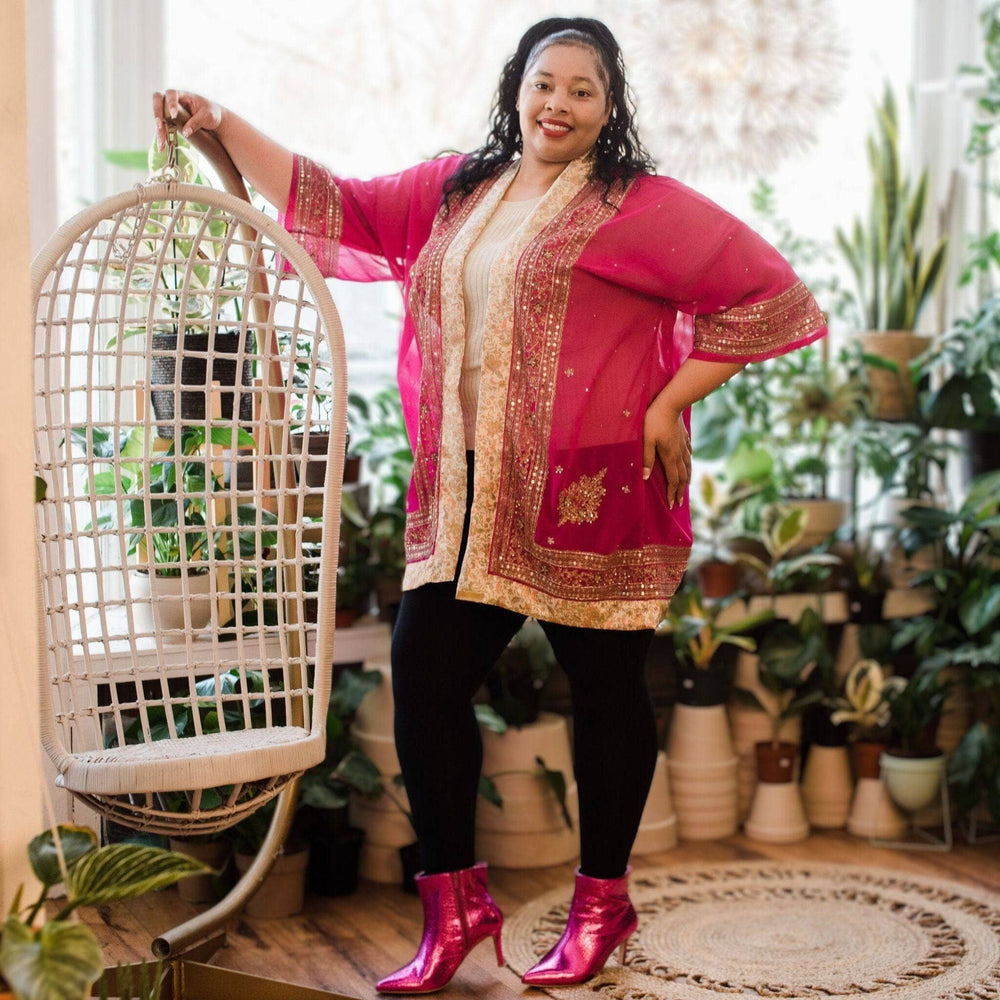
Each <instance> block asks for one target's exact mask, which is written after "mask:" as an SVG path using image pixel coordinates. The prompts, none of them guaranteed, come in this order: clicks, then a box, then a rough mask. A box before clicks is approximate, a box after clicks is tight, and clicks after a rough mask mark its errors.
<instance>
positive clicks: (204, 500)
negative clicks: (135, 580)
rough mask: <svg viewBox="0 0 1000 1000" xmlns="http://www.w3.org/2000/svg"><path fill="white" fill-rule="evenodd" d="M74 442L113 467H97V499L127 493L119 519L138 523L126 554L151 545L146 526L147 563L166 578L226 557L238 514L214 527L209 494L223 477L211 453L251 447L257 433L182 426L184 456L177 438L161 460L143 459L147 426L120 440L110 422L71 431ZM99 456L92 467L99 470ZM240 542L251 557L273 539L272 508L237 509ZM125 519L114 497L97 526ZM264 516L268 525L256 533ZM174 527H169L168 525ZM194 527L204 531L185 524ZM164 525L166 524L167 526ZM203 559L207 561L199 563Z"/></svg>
mask: <svg viewBox="0 0 1000 1000" xmlns="http://www.w3.org/2000/svg"><path fill="white" fill-rule="evenodd" d="M71 439H72V442H73V444H74V445H75V446H76V447H77V448H79V449H80V450H81V451H82V452H83V453H84V454H85V455H87V456H88V457H91V458H94V459H97V460H100V459H106V460H107V464H108V465H109V466H111V468H107V469H104V470H103V471H92V473H91V483H90V486H91V492H92V493H93V495H94V496H96V497H98V498H109V497H118V496H119V495H122V496H123V499H122V502H121V517H122V518H123V520H124V526H125V527H127V528H131V529H133V530H132V531H131V532H130V533H129V535H128V545H127V550H126V551H127V554H128V555H130V556H132V555H135V554H136V552H137V551H138V550H139V549H140V547H143V548H144V547H145V546H146V543H147V533H146V527H147V525H148V526H149V527H150V528H152V529H154V530H153V531H152V532H150V535H151V537H152V551H149V552H146V556H147V560H148V562H149V563H150V564H151V565H152V566H154V567H155V569H156V572H157V574H159V575H161V576H180V575H181V573H182V572H183V569H184V566H185V565H186V566H187V567H188V568H189V570H197V569H200V568H206V569H207V564H206V560H207V559H208V558H209V556H210V555H211V554H212V552H213V551H215V552H216V553H217V554H218V555H219V556H221V557H224V556H225V553H224V551H223V549H224V545H225V539H226V536H227V534H228V533H229V532H227V531H226V530H225V529H226V528H229V529H231V528H232V524H233V516H232V514H230V515H228V516H227V518H226V520H225V522H224V524H223V525H221V526H220V528H219V529H218V530H213V529H211V528H209V516H208V505H209V503H211V502H212V500H211V496H210V494H211V493H213V492H220V493H221V492H222V483H221V481H220V480H219V478H218V477H217V476H216V475H215V474H214V473H213V472H212V468H211V466H212V456H211V455H206V454H205V447H206V444H207V443H208V442H211V443H212V444H215V445H219V446H222V447H229V448H231V447H233V445H234V443H235V445H236V447H253V445H254V441H253V438H252V437H251V436H250V435H249V434H248V433H247V432H246V431H245V430H244V429H243V428H242V427H238V426H236V425H234V424H231V423H224V422H213V423H212V424H211V427H210V429H209V430H208V431H206V428H205V426H204V425H200V424H192V425H186V426H185V427H183V428H182V430H181V434H180V454H178V453H177V451H176V448H177V442H176V441H171V442H170V444H169V446H168V448H167V449H166V450H165V451H164V452H162V453H158V454H157V455H156V461H153V462H150V463H149V464H148V466H147V465H145V463H144V461H143V456H144V454H145V451H146V448H147V444H146V439H145V428H143V427H138V426H137V427H133V428H132V429H131V430H130V431H128V432H126V433H124V434H123V435H122V436H121V438H120V439H118V440H115V438H114V435H113V434H112V432H111V431H110V430H108V429H107V428H102V427H76V428H74V429H73V430H72V432H71ZM100 464H101V463H100V462H95V464H94V469H100ZM235 515H236V524H237V525H238V526H239V527H240V528H243V529H245V530H237V532H236V535H237V537H238V544H239V547H240V551H241V553H242V554H243V555H244V556H245V557H248V558H249V557H252V556H253V555H254V554H255V552H256V551H257V545H258V541H259V544H260V546H261V547H262V548H267V547H269V546H271V545H274V544H275V541H276V540H277V534H276V529H275V526H276V525H277V518H276V517H275V515H274V514H273V513H271V512H270V511H267V510H260V511H258V510H257V508H256V507H255V506H254V505H253V504H239V505H237V507H236V509H235ZM118 517H119V505H118V503H109V504H108V505H107V507H106V508H105V512H104V513H101V514H100V515H99V517H98V519H97V521H96V526H97V527H98V528H101V529H106V528H111V527H114V526H115V524H116V522H117V519H118ZM258 517H259V518H260V522H261V524H262V525H263V526H264V531H263V533H262V534H261V535H259V536H258V534H257V524H258ZM171 528H173V529H176V530H173V531H171V530H169V529H171ZM189 528H195V529H201V530H194V531H190V530H185V529H189ZM164 529H166V530H164ZM199 564H202V565H199Z"/></svg>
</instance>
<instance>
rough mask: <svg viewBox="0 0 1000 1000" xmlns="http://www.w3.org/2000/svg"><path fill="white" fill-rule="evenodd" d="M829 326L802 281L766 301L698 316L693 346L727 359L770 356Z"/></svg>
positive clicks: (695, 348)
mask: <svg viewBox="0 0 1000 1000" xmlns="http://www.w3.org/2000/svg"><path fill="white" fill-rule="evenodd" d="M825 325H826V321H825V320H824V318H823V313H822V312H821V311H820V308H819V306H818V305H817V304H816V300H815V299H814V298H813V297H812V295H811V294H810V292H809V289H808V288H806V286H805V285H804V284H803V283H802V282H801V281H799V282H796V283H795V284H794V285H792V287H791V288H788V289H786V290H785V291H783V292H782V293H781V294H780V295H776V296H774V297H773V298H770V299H765V300H764V301H763V302H755V303H754V304H753V305H749V306H736V307H734V308H732V309H726V310H724V311H723V312H718V313H709V314H707V315H705V316H695V319H694V342H693V345H692V346H693V348H694V350H696V351H705V352H707V353H709V354H719V355H725V356H726V357H737V358H742V357H748V356H754V355H759V354H770V353H772V352H774V351H777V350H779V349H780V348H782V347H785V346H786V345H788V344H794V343H795V342H796V341H798V340H802V339H803V338H804V337H807V336H809V334H811V333H815V332H816V331H818V330H819V329H821V328H822V327H824V326H825Z"/></svg>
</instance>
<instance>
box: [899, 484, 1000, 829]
mask: <svg viewBox="0 0 1000 1000" xmlns="http://www.w3.org/2000/svg"><path fill="white" fill-rule="evenodd" d="M906 519H907V521H908V527H907V528H906V529H905V531H904V532H903V534H902V538H903V541H904V544H906V545H907V546H908V547H909V548H913V547H924V546H930V547H931V548H932V549H933V550H934V551H935V553H936V564H935V565H934V566H933V567H932V568H931V569H928V570H927V571H925V572H924V573H921V574H919V575H918V576H917V577H916V578H915V579H914V584H915V585H918V586H925V587H928V588H929V589H930V590H931V593H932V594H933V599H934V610H933V613H931V614H928V615H921V616H918V617H916V618H914V619H912V620H910V621H909V622H907V623H906V625H905V628H903V629H901V631H900V634H899V636H898V637H897V641H898V643H899V644H902V643H913V644H914V645H915V646H916V651H917V655H918V656H919V657H920V658H921V660H922V663H923V665H924V666H925V667H926V668H927V669H931V670H947V671H953V672H955V673H952V674H951V677H952V679H953V685H952V691H953V692H954V691H960V690H961V687H962V686H963V685H967V686H968V687H969V688H970V689H971V690H972V692H973V694H974V695H978V697H977V698H976V703H977V705H978V716H977V718H976V719H975V720H974V723H973V725H971V726H970V727H969V728H968V729H967V731H966V732H965V733H964V735H962V736H961V738H960V741H959V742H958V744H957V746H956V748H955V751H954V755H953V757H952V761H951V764H950V775H949V776H950V780H951V781H952V783H953V785H954V786H955V791H956V801H957V804H958V806H959V811H960V812H962V813H963V814H968V813H969V811H970V810H971V809H973V808H975V806H976V805H977V804H979V803H980V802H985V803H987V804H988V805H989V806H990V808H991V809H996V806H997V803H998V799H1000V758H997V756H996V755H995V753H994V750H995V748H996V747H997V746H998V745H1000V736H998V726H1000V694H998V691H997V689H998V686H1000V671H998V669H997V664H998V663H1000V633H998V629H997V625H998V622H1000V579H998V577H997V570H996V566H997V560H998V559H1000V472H991V473H986V474H984V475H982V476H979V477H977V478H976V479H975V480H974V481H973V482H972V483H971V484H970V485H969V487H968V491H967V493H966V496H965V497H964V498H963V500H962V501H961V503H960V504H958V505H957V506H956V508H955V509H953V510H926V509H921V508H916V509H913V510H911V511H907V513H906ZM939 739H940V740H941V743H942V745H944V743H945V741H944V739H943V734H942V736H941V737H939ZM997 812H998V813H1000V810H997Z"/></svg>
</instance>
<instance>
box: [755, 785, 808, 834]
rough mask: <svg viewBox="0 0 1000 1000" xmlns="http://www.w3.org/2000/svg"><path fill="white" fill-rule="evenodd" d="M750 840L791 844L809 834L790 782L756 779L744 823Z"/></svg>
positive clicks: (795, 788) (796, 794) (797, 796)
mask: <svg viewBox="0 0 1000 1000" xmlns="http://www.w3.org/2000/svg"><path fill="white" fill-rule="evenodd" d="M743 829H744V831H745V833H746V835H747V836H748V837H749V838H750V839H751V840H761V841H765V842H766V843H771V844H792V843H795V842H796V841H799V840H805V839H806V837H808V836H809V821H808V820H807V819H806V814H805V810H804V808H803V806H802V796H801V794H800V793H799V786H798V785H797V784H796V783H795V782H794V781H781V782H771V781H760V782H758V783H757V790H756V791H755V792H754V795H753V805H752V806H751V807H750V815H749V816H748V817H747V821H746V824H745V826H744V828H743Z"/></svg>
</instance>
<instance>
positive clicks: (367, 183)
mask: <svg viewBox="0 0 1000 1000" xmlns="http://www.w3.org/2000/svg"><path fill="white" fill-rule="evenodd" d="M460 162H461V157H458V156H449V157H442V158H440V159H437V160H430V161H428V162H426V163H420V164H417V166H415V167H411V168H409V169H408V170H404V171H402V172H401V173H398V174H391V175H388V176H384V177H374V178H372V179H371V180H353V179H348V178H340V177H336V176H334V174H333V173H332V172H331V171H329V170H328V169H327V168H326V167H323V166H321V165H320V164H318V163H316V162H315V161H313V160H310V159H309V158H308V157H305V156H301V155H298V154H296V155H295V157H294V163H293V169H292V184H291V188H290V189H289V193H288V205H287V207H286V208H285V211H284V212H282V213H281V214H280V215H279V221H280V222H281V224H282V225H283V226H284V227H285V229H287V230H288V232H289V233H290V234H291V235H292V236H293V237H294V238H295V240H297V241H298V242H299V243H300V244H301V245H302V246H303V247H304V248H305V250H306V251H307V252H308V253H309V255H310V256H311V257H312V258H313V260H315V261H316V263H317V265H318V266H319V269H320V271H321V272H322V273H323V275H324V276H325V277H328V278H341V279H343V280H346V281H385V280H389V279H393V280H395V281H402V280H403V278H404V276H405V273H406V270H407V268H408V267H409V266H410V265H411V264H412V263H413V261H414V260H415V259H416V257H417V254H419V253H420V249H421V247H422V246H423V245H424V243H425V242H426V241H427V237H428V236H429V234H430V231H431V226H432V225H433V223H434V219H435V218H436V216H437V213H438V209H439V207H440V205H441V191H442V188H443V186H444V183H445V181H446V180H447V178H448V177H449V176H450V175H451V174H452V173H453V172H454V171H455V169H456V168H457V167H458V165H459V163H460Z"/></svg>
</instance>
